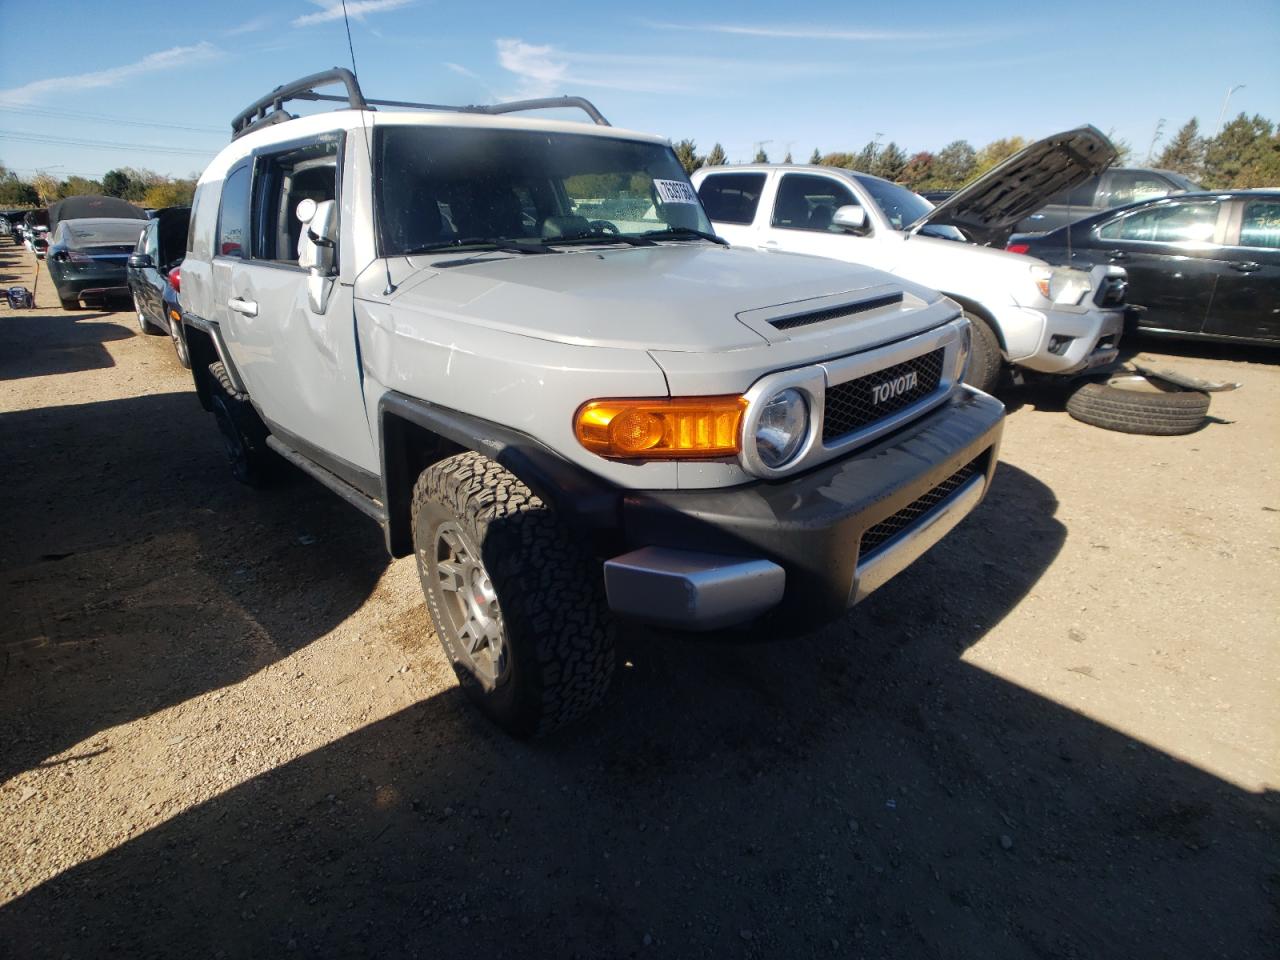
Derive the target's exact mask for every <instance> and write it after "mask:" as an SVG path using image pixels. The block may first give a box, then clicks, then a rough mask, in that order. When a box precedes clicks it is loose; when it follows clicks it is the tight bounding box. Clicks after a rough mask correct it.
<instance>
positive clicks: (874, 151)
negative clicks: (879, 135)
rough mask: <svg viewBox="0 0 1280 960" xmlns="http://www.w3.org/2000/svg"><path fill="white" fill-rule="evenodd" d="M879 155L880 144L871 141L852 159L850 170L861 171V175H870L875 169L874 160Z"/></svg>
mask: <svg viewBox="0 0 1280 960" xmlns="http://www.w3.org/2000/svg"><path fill="white" fill-rule="evenodd" d="M879 155H880V144H878V143H876V142H875V141H874V140H872V141H870V142H869V143H868V144H867V145H866V146H865V147H863V148H862V149H861V150H859V151H858V155H857V156H856V157H854V158H853V165H852V167H850V169H852V170H861V171H862V172H863V173H870V172H871V171H872V170H874V169H875V168H876V159H877V157H879Z"/></svg>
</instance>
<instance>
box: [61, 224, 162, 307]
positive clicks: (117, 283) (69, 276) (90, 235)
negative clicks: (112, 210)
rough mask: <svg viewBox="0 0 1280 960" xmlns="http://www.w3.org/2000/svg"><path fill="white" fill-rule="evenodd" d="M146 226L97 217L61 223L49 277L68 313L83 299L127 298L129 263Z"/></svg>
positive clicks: (78, 305)
mask: <svg viewBox="0 0 1280 960" xmlns="http://www.w3.org/2000/svg"><path fill="white" fill-rule="evenodd" d="M144 226H146V223H145V222H144V221H141V220H120V219H115V218H107V217H95V218H93V219H84V220H61V221H59V222H58V226H57V227H56V228H55V229H54V231H53V237H52V238H51V239H50V241H49V255H48V261H49V276H50V278H51V279H52V280H53V285H54V286H55V287H56V288H57V289H58V299H59V300H60V301H61V302H62V308H63V309H64V310H76V309H79V307H80V300H81V299H82V298H83V299H86V300H98V301H102V300H107V299H112V298H114V297H116V296H127V295H128V293H129V287H128V284H127V283H126V280H125V263H126V261H127V260H128V259H129V255H130V254H131V253H133V248H134V246H135V245H136V244H137V242H138V234H140V233H141V232H142V228H143V227H144Z"/></svg>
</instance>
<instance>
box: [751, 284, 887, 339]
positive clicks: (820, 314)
mask: <svg viewBox="0 0 1280 960" xmlns="http://www.w3.org/2000/svg"><path fill="white" fill-rule="evenodd" d="M901 302H902V291H901V290H895V291H894V292H893V293H886V294H882V295H880V296H877V297H867V298H866V299H864V300H858V301H856V302H854V303H848V304H845V305H844V306H840V307H829V308H828V309H826V310H815V311H813V312H811V313H797V314H792V315H791V316H789V317H776V318H774V319H772V320H770V321H769V326H771V327H773V329H775V330H793V329H795V328H796V327H807V326H809V325H810V324H813V323H826V322H827V321H829V320H842V319H844V318H845V317H852V316H855V315H856V314H859V313H867V312H868V311H870V310H879V309H880V308H881V307H891V306H893V305H894V304H896V303H901Z"/></svg>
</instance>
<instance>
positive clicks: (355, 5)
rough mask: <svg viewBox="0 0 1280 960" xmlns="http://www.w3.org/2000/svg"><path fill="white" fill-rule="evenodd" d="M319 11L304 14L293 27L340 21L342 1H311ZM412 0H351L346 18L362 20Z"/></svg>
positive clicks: (404, 4) (295, 21)
mask: <svg viewBox="0 0 1280 960" xmlns="http://www.w3.org/2000/svg"><path fill="white" fill-rule="evenodd" d="M311 2H312V3H314V4H315V5H316V6H317V7H319V8H320V9H319V10H318V11H317V12H315V13H304V14H303V15H302V16H300V17H296V18H294V20H293V25H294V26H295V27H309V26H311V25H312V24H315V23H328V22H329V21H330V20H341V19H342V0H311ZM412 2H413V0H351V2H350V3H348V4H347V16H348V17H350V18H351V19H352V20H363V19H364V18H365V17H366V16H368V15H369V14H371V13H383V12H385V11H387V10H397V9H399V8H400V7H407V6H409V4H410V3H412Z"/></svg>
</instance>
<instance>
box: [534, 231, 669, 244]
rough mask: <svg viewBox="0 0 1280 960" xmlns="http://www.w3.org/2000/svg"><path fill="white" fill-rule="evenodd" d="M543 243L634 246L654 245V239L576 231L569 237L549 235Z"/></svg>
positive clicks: (621, 234)
mask: <svg viewBox="0 0 1280 960" xmlns="http://www.w3.org/2000/svg"><path fill="white" fill-rule="evenodd" d="M542 242H543V243H545V244H547V245H549V246H568V245H569V244H571V243H625V244H628V245H629V246H632V247H652V246H653V241H652V240H647V239H645V238H644V237H636V236H631V235H628V234H625V233H574V234H570V235H569V236H567V237H547V238H545V239H544V240H543V241H542Z"/></svg>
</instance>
